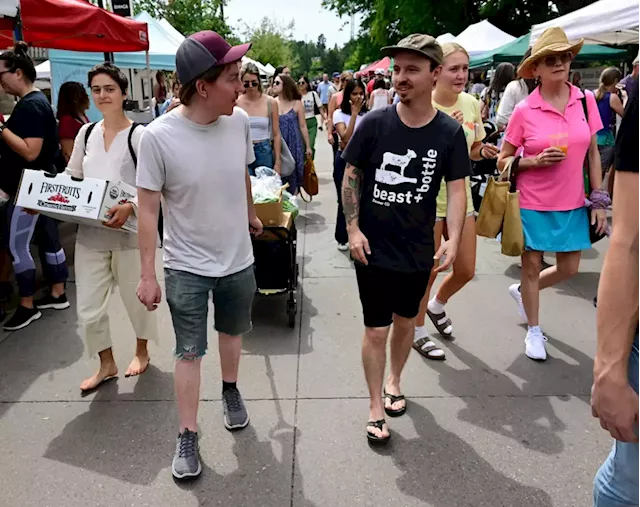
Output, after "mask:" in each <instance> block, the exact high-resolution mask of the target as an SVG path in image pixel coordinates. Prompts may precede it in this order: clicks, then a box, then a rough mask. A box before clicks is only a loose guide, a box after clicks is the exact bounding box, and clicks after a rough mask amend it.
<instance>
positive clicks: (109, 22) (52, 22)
mask: <svg viewBox="0 0 640 507" xmlns="http://www.w3.org/2000/svg"><path fill="white" fill-rule="evenodd" d="M20 17H21V19H22V38H23V40H24V41H25V42H27V43H28V44H29V45H30V46H34V47H40V48H49V49H67V50H70V51H86V52H113V53H117V52H121V51H146V50H148V49H149V34H148V31H147V24H146V23H140V22H138V21H135V20H133V19H129V18H123V17H121V16H118V15H116V14H113V13H111V12H109V11H106V10H104V9H101V8H99V7H96V6H95V5H92V4H90V3H88V2H86V1H85V0H20ZM14 23H15V21H14V19H12V18H0V47H3V48H7V47H9V46H12V45H13V35H14V34H13V27H14Z"/></svg>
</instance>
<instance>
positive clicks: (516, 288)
mask: <svg viewBox="0 0 640 507" xmlns="http://www.w3.org/2000/svg"><path fill="white" fill-rule="evenodd" d="M509 294H510V295H511V297H512V298H513V300H514V301H515V302H516V304H517V305H518V315H520V318H521V319H522V321H523V322H527V312H525V311H524V305H523V304H522V294H521V293H520V284H519V283H514V284H513V285H511V286H510V287H509Z"/></svg>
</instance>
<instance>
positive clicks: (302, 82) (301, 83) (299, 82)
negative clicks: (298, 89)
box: [298, 81, 307, 86]
mask: <svg viewBox="0 0 640 507" xmlns="http://www.w3.org/2000/svg"><path fill="white" fill-rule="evenodd" d="M306 84H307V83H305V82H304V81H298V85H299V86H302V85H306Z"/></svg>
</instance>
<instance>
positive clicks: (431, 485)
mask: <svg viewBox="0 0 640 507" xmlns="http://www.w3.org/2000/svg"><path fill="white" fill-rule="evenodd" d="M407 415H408V416H409V417H410V418H411V419H412V420H413V424H414V426H415V428H416V431H417V433H418V436H417V437H416V438H412V439H405V438H403V437H402V436H401V435H400V434H398V433H394V435H393V439H392V442H393V443H392V446H393V452H391V453H390V456H391V457H392V459H393V462H394V465H395V466H396V468H397V469H398V470H400V471H402V472H403V475H402V476H401V477H399V478H398V479H397V481H396V482H397V485H398V488H399V489H400V491H402V492H403V493H404V494H406V495H410V496H412V497H414V498H417V499H419V500H421V501H422V502H424V503H425V505H431V506H433V507H452V506H458V507H463V506H468V507H514V506H518V507H552V505H553V504H552V503H551V498H550V497H549V495H548V494H547V493H546V492H545V491H543V490H541V489H537V488H534V487H531V486H525V485H523V484H520V483H519V482H517V481H515V480H513V479H511V478H509V477H507V476H506V475H503V474H502V473H500V472H498V471H497V470H495V469H494V468H493V467H492V466H491V465H490V464H489V462H487V461H486V460H484V459H483V458H482V457H481V456H480V455H479V454H478V453H477V452H476V451H475V450H474V449H473V447H471V445H469V444H468V443H466V442H465V441H464V440H462V439H461V438H460V437H458V436H457V435H456V434H455V433H452V432H450V431H447V430H445V429H444V428H442V427H440V426H439V425H438V424H437V423H436V421H435V419H434V418H433V416H432V415H431V413H430V412H429V411H428V410H427V409H426V408H424V407H423V406H421V405H418V404H417V403H412V402H409V406H408V410H407ZM439 456H440V457H442V456H447V457H448V458H447V459H439V458H438V457H439Z"/></svg>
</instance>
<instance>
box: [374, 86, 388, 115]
mask: <svg viewBox="0 0 640 507" xmlns="http://www.w3.org/2000/svg"><path fill="white" fill-rule="evenodd" d="M372 95H373V104H371V110H372V111H375V110H376V109H382V108H383V107H387V106H388V105H389V92H388V91H387V90H384V89H382V88H378V89H376V90H374V91H373V94H372Z"/></svg>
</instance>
